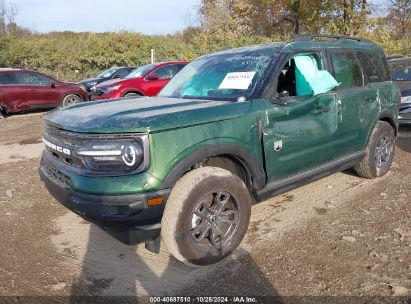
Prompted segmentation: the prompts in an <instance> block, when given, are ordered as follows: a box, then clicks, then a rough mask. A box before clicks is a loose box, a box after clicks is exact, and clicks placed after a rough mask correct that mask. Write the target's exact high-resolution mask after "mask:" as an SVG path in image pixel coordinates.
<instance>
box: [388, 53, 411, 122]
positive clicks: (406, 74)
mask: <svg viewBox="0 0 411 304" xmlns="http://www.w3.org/2000/svg"><path fill="white" fill-rule="evenodd" d="M388 63H389V66H390V70H391V79H392V80H393V81H395V82H396V83H397V84H398V86H399V87H400V90H401V107H400V113H399V117H398V118H399V122H400V124H411V109H410V108H411V57H405V58H397V59H391V60H389V61H388Z"/></svg>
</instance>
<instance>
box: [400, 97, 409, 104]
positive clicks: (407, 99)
mask: <svg viewBox="0 0 411 304" xmlns="http://www.w3.org/2000/svg"><path fill="white" fill-rule="evenodd" d="M401 103H411V96H404V97H401Z"/></svg>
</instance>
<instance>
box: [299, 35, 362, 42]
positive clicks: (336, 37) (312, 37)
mask: <svg viewBox="0 0 411 304" xmlns="http://www.w3.org/2000/svg"><path fill="white" fill-rule="evenodd" d="M315 38H327V39H334V40H352V41H366V42H370V40H368V39H363V38H358V37H351V36H344V35H327V34H304V35H294V36H293V41H311V40H315ZM318 41H321V40H318Z"/></svg>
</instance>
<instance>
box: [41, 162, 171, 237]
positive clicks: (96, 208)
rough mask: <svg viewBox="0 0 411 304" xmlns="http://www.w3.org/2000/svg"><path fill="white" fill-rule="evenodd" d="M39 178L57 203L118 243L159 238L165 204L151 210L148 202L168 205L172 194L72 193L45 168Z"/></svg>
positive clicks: (160, 192) (158, 192) (42, 167)
mask: <svg viewBox="0 0 411 304" xmlns="http://www.w3.org/2000/svg"><path fill="white" fill-rule="evenodd" d="M39 174H40V178H41V180H42V181H43V182H44V184H45V186H46V188H47V190H48V191H49V192H50V194H51V195H52V196H53V197H54V198H55V199H56V200H57V201H58V202H60V203H61V204H62V205H64V206H65V207H66V208H68V209H70V210H71V211H73V212H75V213H76V214H78V215H80V216H81V217H83V218H85V219H86V220H88V221H91V222H93V223H95V224H96V225H98V226H99V227H101V228H102V229H104V230H106V231H107V232H108V233H109V234H111V235H112V236H113V237H115V238H116V239H118V240H119V241H121V242H123V243H125V244H129V245H131V244H137V243H142V242H145V241H148V240H153V239H156V238H157V237H158V236H159V234H160V223H161V217H162V215H163V211H164V203H163V204H162V205H159V206H150V207H149V206H148V204H147V200H148V199H150V198H156V197H160V196H161V197H163V198H164V202H165V201H166V200H167V198H168V196H169V194H170V191H171V190H169V189H166V190H160V191H157V192H150V193H141V194H132V195H119V196H112V195H110V196H109V195H96V194H89V193H82V192H77V191H74V190H72V189H70V188H69V187H67V185H66V184H65V183H64V182H61V181H59V180H58V179H57V178H56V176H54V175H53V174H52V173H50V172H49V171H48V170H47V168H46V166H44V165H41V166H40V168H39Z"/></svg>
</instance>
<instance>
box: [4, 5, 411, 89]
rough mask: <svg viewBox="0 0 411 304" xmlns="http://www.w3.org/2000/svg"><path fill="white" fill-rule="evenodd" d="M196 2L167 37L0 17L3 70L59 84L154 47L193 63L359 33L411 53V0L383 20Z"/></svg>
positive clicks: (303, 8) (328, 10)
mask: <svg viewBox="0 0 411 304" xmlns="http://www.w3.org/2000/svg"><path fill="white" fill-rule="evenodd" d="M0 1H1V0H0ZM201 3H202V4H201V7H200V9H199V14H200V17H201V18H200V19H201V27H188V28H186V29H185V30H184V31H182V32H181V33H176V34H175V35H166V36H147V35H142V34H139V33H135V32H127V31H122V32H118V33H112V32H109V33H73V32H52V33H48V34H38V33H33V32H30V31H29V30H27V29H24V28H21V27H19V26H18V25H17V24H15V23H14V22H12V20H9V21H8V22H5V20H6V19H4V18H3V19H1V14H0V21H1V20H3V22H0V25H1V24H3V25H4V26H6V25H7V27H5V28H4V31H3V32H1V31H0V67H14V68H27V69H34V70H39V71H41V72H44V73H46V74H49V75H52V76H54V77H56V78H58V79H62V80H66V81H78V80H80V79H83V78H86V77H91V76H94V75H96V74H98V73H99V72H100V71H102V70H104V69H106V68H109V67H112V66H140V65H144V64H148V63H149V61H150V49H151V48H154V49H155V50H156V61H167V60H188V61H190V60H192V59H194V58H196V57H198V56H201V55H204V54H207V53H211V52H215V51H219V50H223V49H229V48H235V47H240V46H245V45H252V44H259V43H269V42H272V41H287V40H289V38H290V36H291V35H292V34H293V33H334V34H349V35H357V36H359V37H365V38H368V39H370V40H373V41H376V42H377V43H379V44H381V45H382V46H383V47H384V49H385V51H386V53H387V54H402V55H411V35H410V31H409V28H410V26H411V24H410V22H409V21H408V20H411V19H404V18H405V17H404V18H403V15H404V16H407V18H411V16H410V15H409V14H411V11H409V10H408V11H407V10H401V11H400V12H399V7H400V8H401V9H402V6H404V5H405V6H406V7H408V6H409V5H410V3H411V0H392V3H394V4H393V6H392V9H391V10H390V14H389V15H387V17H381V18H372V15H371V14H370V6H369V5H368V2H367V1H366V0H344V1H341V0H339V1H336V0H311V1H309V0H218V1H214V0H202V2H201ZM400 5H402V6H400ZM407 5H408V6H407ZM403 12H405V13H407V14H408V15H407V14H405V13H403ZM401 14H402V15H401ZM9 15H10V14H9ZM400 17H401V18H400ZM399 20H400V21H401V23H399ZM404 20H405V21H404ZM6 21H7V20H6ZM398 29H400V31H398ZM404 29H406V30H405V31H404ZM400 34H401V35H400Z"/></svg>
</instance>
